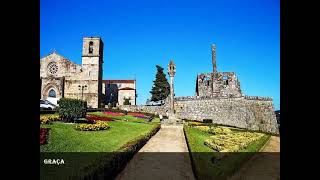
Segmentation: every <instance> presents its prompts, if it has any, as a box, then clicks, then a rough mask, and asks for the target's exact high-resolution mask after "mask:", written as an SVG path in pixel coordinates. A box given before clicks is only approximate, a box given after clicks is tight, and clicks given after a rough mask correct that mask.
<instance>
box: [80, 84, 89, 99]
mask: <svg viewBox="0 0 320 180" xmlns="http://www.w3.org/2000/svg"><path fill="white" fill-rule="evenodd" d="M78 87H79V90H81V100H83V90H86V89H87V85H84V86H80V85H79V86H78Z"/></svg>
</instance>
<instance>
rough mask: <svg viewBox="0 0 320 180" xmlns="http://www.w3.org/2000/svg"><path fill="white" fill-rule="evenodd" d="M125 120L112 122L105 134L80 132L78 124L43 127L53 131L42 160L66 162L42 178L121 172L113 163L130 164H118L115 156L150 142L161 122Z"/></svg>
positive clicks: (46, 169) (46, 171) (48, 169)
mask: <svg viewBox="0 0 320 180" xmlns="http://www.w3.org/2000/svg"><path fill="white" fill-rule="evenodd" d="M122 118H125V116H123V117H122ZM122 118H121V117H120V118H119V117H118V118H117V119H116V120H115V121H110V122H108V124H109V125H110V126H111V128H110V129H108V130H101V131H77V130H76V129H75V126H76V124H67V123H63V122H52V124H41V125H40V127H43V128H50V132H49V139H48V143H47V144H45V145H41V146H40V152H42V154H41V156H42V159H43V158H46V159H48V158H50V157H52V158H63V159H64V161H65V162H66V164H65V165H60V166H52V165H51V166H50V165H49V166H48V165H46V166H42V167H41V168H43V169H42V170H41V173H42V174H41V178H42V179H50V178H51V179H69V178H70V179H72V176H74V177H75V179H78V178H79V177H81V178H83V177H85V176H87V175H88V174H89V175H90V174H92V173H93V174H94V172H96V171H97V170H99V169H100V170H101V168H105V167H111V168H107V170H110V171H112V169H114V168H116V169H119V167H120V165H117V166H116V167H114V164H112V163H114V162H124V161H126V160H120V161H119V160H116V161H115V160H114V158H115V156H114V155H115V154H116V155H119V154H120V153H119V152H121V151H123V150H124V149H125V148H126V147H128V143H131V144H132V142H133V143H139V142H140V141H141V140H144V141H145V140H146V139H148V138H146V136H147V137H149V134H150V133H151V132H152V131H154V130H155V129H156V128H157V127H158V125H159V123H157V122H150V123H148V122H146V121H144V120H143V121H144V122H143V123H142V121H141V122H139V119H138V120H136V118H133V117H129V119H130V121H128V122H127V121H124V119H122ZM135 120H136V121H135ZM131 151H132V153H134V151H135V150H130V153H131ZM69 152H77V153H69ZM61 156H62V157H61ZM117 159H119V158H117ZM41 163H42V162H41ZM110 163H111V164H110Z"/></svg>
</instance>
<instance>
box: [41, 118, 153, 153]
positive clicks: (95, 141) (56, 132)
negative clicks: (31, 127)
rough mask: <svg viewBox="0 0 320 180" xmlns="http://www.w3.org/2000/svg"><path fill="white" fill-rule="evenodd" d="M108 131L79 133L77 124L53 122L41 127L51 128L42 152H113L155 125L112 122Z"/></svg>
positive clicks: (42, 146)
mask: <svg viewBox="0 0 320 180" xmlns="http://www.w3.org/2000/svg"><path fill="white" fill-rule="evenodd" d="M108 124H109V125H110V126H111V128H110V129H108V130H102V131H77V130H75V124H65V123H62V122H53V123H52V124H51V125H41V127H44V128H50V129H51V130H50V134H49V139H48V144H45V145H41V146H40V151H41V152H112V151H116V150H118V149H119V148H120V147H121V146H122V145H124V144H125V143H127V142H129V141H130V140H132V139H133V138H135V137H138V136H141V135H144V134H146V133H148V132H149V131H150V130H151V129H152V128H153V127H154V124H146V123H135V122H120V121H110V122H108Z"/></svg>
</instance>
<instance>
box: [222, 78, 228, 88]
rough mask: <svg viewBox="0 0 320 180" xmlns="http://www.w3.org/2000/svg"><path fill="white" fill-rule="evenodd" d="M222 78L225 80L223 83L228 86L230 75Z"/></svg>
mask: <svg viewBox="0 0 320 180" xmlns="http://www.w3.org/2000/svg"><path fill="white" fill-rule="evenodd" d="M222 80H223V84H224V85H226V86H227V85H228V84H229V82H228V77H227V76H223V77H222Z"/></svg>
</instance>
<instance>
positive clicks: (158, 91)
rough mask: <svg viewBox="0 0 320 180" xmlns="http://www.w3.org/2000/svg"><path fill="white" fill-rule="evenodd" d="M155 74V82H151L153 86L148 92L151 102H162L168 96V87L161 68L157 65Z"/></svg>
mask: <svg viewBox="0 0 320 180" xmlns="http://www.w3.org/2000/svg"><path fill="white" fill-rule="evenodd" d="M156 68H157V74H156V80H154V81H153V86H152V89H151V91H150V93H151V95H152V96H151V101H159V100H164V99H166V98H167V97H168V95H169V94H170V85H169V83H168V80H167V78H166V75H165V74H164V72H163V68H162V67H161V66H159V65H156Z"/></svg>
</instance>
